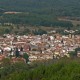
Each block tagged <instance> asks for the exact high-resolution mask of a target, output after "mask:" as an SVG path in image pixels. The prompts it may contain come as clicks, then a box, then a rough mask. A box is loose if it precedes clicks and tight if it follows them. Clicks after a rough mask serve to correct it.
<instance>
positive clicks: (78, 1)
mask: <svg viewBox="0 0 80 80" xmlns="http://www.w3.org/2000/svg"><path fill="white" fill-rule="evenodd" d="M0 8H2V9H5V10H7V11H13V10H14V11H25V12H35V13H39V14H43V13H44V14H54V15H59V16H80V0H0Z"/></svg>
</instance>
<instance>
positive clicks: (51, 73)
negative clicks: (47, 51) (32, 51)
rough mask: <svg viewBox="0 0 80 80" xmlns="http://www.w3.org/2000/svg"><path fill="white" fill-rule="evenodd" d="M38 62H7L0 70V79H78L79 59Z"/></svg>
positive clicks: (79, 73)
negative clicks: (29, 63)
mask: <svg viewBox="0 0 80 80" xmlns="http://www.w3.org/2000/svg"><path fill="white" fill-rule="evenodd" d="M38 63H39V62H38ZM38 63H36V64H34V65H27V64H24V63H17V64H16V63H15V64H13V65H11V64H9V66H8V63H7V64H6V66H4V68H3V69H1V70H0V80H80V59H76V60H73V59H62V60H59V61H48V62H43V63H41V64H40V63H39V64H38Z"/></svg>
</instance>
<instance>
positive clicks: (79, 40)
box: [0, 31, 80, 63]
mask: <svg viewBox="0 0 80 80" xmlns="http://www.w3.org/2000/svg"><path fill="white" fill-rule="evenodd" d="M53 32H54V33H51V34H43V35H23V36H20V35H13V34H4V35H3V36H1V37H0V61H1V60H2V59H4V58H10V59H11V62H14V63H15V62H18V61H23V62H26V60H25V58H23V55H24V54H27V55H28V56H29V58H28V59H29V62H33V61H42V60H49V59H59V58H62V57H65V56H66V57H68V58H70V54H69V52H74V51H75V49H76V48H79V47H80V36H79V35H73V34H69V35H61V34H58V33H55V31H53ZM77 57H80V51H77Z"/></svg>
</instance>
